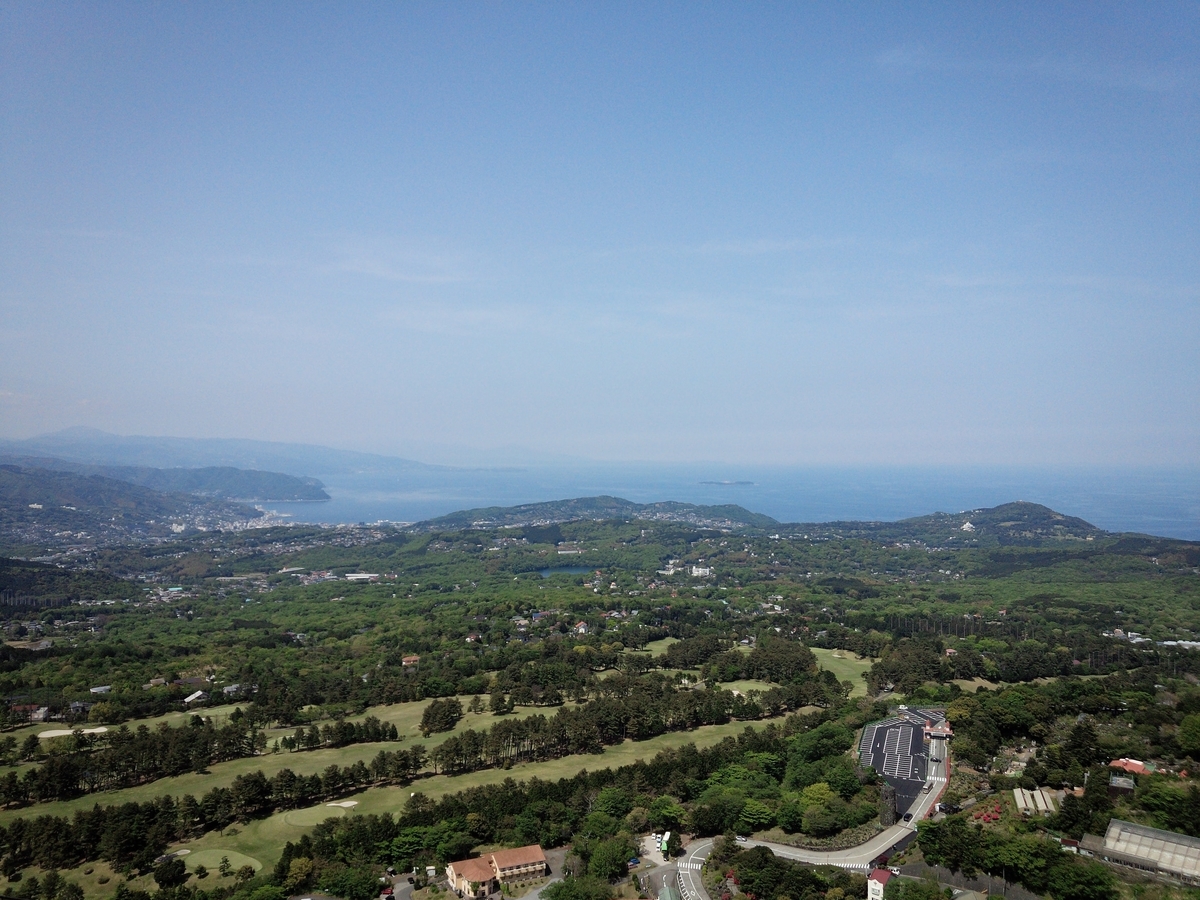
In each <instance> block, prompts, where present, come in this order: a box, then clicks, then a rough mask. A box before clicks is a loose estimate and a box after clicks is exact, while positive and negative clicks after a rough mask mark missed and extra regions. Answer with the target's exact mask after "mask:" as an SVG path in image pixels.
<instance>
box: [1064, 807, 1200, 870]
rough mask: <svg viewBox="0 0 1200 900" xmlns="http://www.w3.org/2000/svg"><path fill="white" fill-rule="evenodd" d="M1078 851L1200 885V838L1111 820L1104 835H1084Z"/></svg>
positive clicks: (1122, 865)
mask: <svg viewBox="0 0 1200 900" xmlns="http://www.w3.org/2000/svg"><path fill="white" fill-rule="evenodd" d="M1079 852H1080V853H1082V854H1084V855H1086V856H1094V857H1095V858H1096V859H1101V860H1104V862H1106V863H1111V864H1112V865H1114V866H1121V867H1122V868H1126V869H1136V870H1138V871H1140V872H1144V873H1146V874H1147V875H1152V876H1154V877H1156V878H1160V879H1163V880H1166V881H1177V882H1182V883H1183V884H1200V838H1194V837H1188V836H1187V835H1186V834H1177V833H1175V832H1174V831H1163V830H1162V829H1159V828H1148V827H1147V826H1145V825H1134V824H1133V823H1132V822H1123V821H1121V820H1120V819H1113V820H1112V821H1110V822H1109V823H1108V831H1107V832H1105V834H1104V837H1098V836H1097V835H1094V834H1085V835H1084V836H1083V840H1082V841H1080V842H1079Z"/></svg>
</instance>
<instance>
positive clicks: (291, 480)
mask: <svg viewBox="0 0 1200 900" xmlns="http://www.w3.org/2000/svg"><path fill="white" fill-rule="evenodd" d="M0 464H5V465H15V466H20V467H21V468H23V469H49V470H52V471H56V472H72V473H74V474H76V475H101V476H103V477H105V478H115V479H116V480H117V481H127V482H129V483H130V484H136V485H138V486H140V487H146V488H150V489H152V490H155V491H165V492H167V493H180V494H195V495H196V496H197V497H205V498H209V499H215V500H235V501H238V500H240V501H245V502H279V501H284V502H287V501H296V500H328V499H329V495H328V494H327V493H325V490H324V487H325V486H324V485H323V484H322V483H321V482H320V481H318V480H317V479H316V478H297V477H296V476H295V475H285V474H283V473H281V472H260V471H258V470H255V469H235V468H234V467H232V466H204V467H202V468H197V469H185V468H178V469H157V468H153V467H151V466H105V465H95V464H92V463H80V462H72V461H70V460H65V459H55V458H53V457H46V456H15V455H8V454H0Z"/></svg>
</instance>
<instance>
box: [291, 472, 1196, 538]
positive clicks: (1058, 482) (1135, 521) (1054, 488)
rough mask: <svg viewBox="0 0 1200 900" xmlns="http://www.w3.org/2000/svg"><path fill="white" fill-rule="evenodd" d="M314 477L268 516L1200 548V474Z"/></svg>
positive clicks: (432, 474) (458, 474)
mask: <svg viewBox="0 0 1200 900" xmlns="http://www.w3.org/2000/svg"><path fill="white" fill-rule="evenodd" d="M312 474H315V475H317V476H318V477H320V478H321V479H322V480H323V481H324V482H325V484H326V491H327V492H328V493H329V494H330V496H331V497H332V499H331V500H330V501H328V502H324V503H271V504H267V507H268V508H270V509H272V510H274V511H277V512H279V513H283V514H287V515H290V516H292V517H294V518H295V519H296V520H297V521H301V522H318V523H356V522H376V521H380V520H387V521H392V522H417V521H421V520H423V519H430V518H434V517H436V516H440V515H445V514H446V513H450V512H455V511H457V510H461V509H473V508H477V507H487V506H514V505H517V504H522V503H536V502H540V501H546V500H563V499H568V498H572V497H589V496H595V495H599V494H608V495H612V496H616V497H623V498H625V499H626V500H632V501H634V502H638V503H648V502H652V501H659V500H678V501H682V502H686V503H699V504H725V503H734V504H737V505H739V506H743V507H745V508H746V509H748V510H751V511H753V512H757V513H765V514H766V515H768V516H772V517H773V518H775V519H777V520H779V521H780V522H829V521H836V520H847V519H857V520H882V521H890V520H896V519H902V518H907V517H909V516H919V515H925V514H927V513H932V512H958V511H959V510H967V509H977V508H979V507H986V506H996V505H998V504H1001V503H1007V502H1009V501H1012V500H1028V501H1032V502H1035V503H1042V504H1045V505H1046V506H1049V507H1051V508H1053V509H1055V510H1058V511H1059V512H1062V513H1065V514H1067V515H1072V516H1079V517H1080V518H1083V519H1086V520H1087V521H1089V522H1091V523H1093V524H1094V525H1097V526H1099V527H1101V528H1105V529H1108V530H1109V531H1134V532H1141V533H1144V534H1155V535H1161V536H1164V537H1175V538H1183V539H1189V540H1200V468H1195V469H1065V468H1064V469H1032V468H995V467H992V468H966V467H958V468H949V467H943V468H830V467H826V468H812V467H810V468H799V467H762V466H760V467H739V466H722V465H690V466H665V465H595V466H574V467H567V466H560V467H552V466H545V467H529V468H505V469H449V468H447V469H436V470H432V469H431V470H421V471H417V472H409V473H389V474H380V473H362V474H346V473H344V472H343V473H337V474H332V473H331V474H329V475H321V474H320V473H317V472H314V473H312Z"/></svg>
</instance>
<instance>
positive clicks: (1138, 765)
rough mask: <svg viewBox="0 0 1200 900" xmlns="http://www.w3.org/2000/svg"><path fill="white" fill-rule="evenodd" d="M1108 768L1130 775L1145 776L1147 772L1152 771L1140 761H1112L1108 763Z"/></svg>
mask: <svg viewBox="0 0 1200 900" xmlns="http://www.w3.org/2000/svg"><path fill="white" fill-rule="evenodd" d="M1109 766H1110V767H1112V768H1114V769H1120V770H1121V771H1123V772H1128V773H1130V774H1131V775H1145V774H1146V773H1147V772H1149V771H1152V770H1151V768H1150V767H1149V766H1147V765H1146V764H1145V763H1144V762H1142V761H1141V760H1140V759H1124V758H1122V759H1114V760H1113V761H1112V762H1110V763H1109Z"/></svg>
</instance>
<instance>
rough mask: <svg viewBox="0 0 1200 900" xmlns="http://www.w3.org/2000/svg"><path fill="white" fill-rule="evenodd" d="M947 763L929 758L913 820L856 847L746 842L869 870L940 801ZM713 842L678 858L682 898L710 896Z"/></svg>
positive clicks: (806, 859)
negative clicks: (703, 874)
mask: <svg viewBox="0 0 1200 900" xmlns="http://www.w3.org/2000/svg"><path fill="white" fill-rule="evenodd" d="M935 746H936V745H935ZM938 749H939V750H941V749H942V748H941V747H939V748H938ZM943 752H944V751H943ZM947 765H948V763H947V761H946V760H945V759H940V760H939V761H938V762H933V761H932V760H930V762H929V769H928V772H927V773H926V782H925V783H926V784H929V785H931V787H930V789H929V792H928V793H924V792H922V793H920V794H918V795H917V799H916V801H915V803H914V804H913V806H912V807H911V808H910V810H909V812H911V813H912V820H911V821H909V822H900V823H897V824H896V825H893V826H892V827H891V828H888V829H886V830H885V831H881V832H880V833H879V834H877V835H875V837H873V838H871V839H870V840H869V841H867V842H866V843H864V844H859V845H858V846H857V847H851V848H850V849H849V850H801V849H800V848H799V847H789V846H788V845H786V844H774V843H771V842H769V841H746V842H745V844H744V845H743V846H746V847H766V848H768V849H769V850H770V851H771V852H772V853H774V854H775V855H776V856H782V857H783V858H784V859H794V860H796V861H797V862H803V863H807V864H808V865H811V866H838V867H839V868H842V869H851V870H853V871H856V872H869V871H870V870H871V868H872V867H873V863H874V862H875V860H876V859H878V858H879V857H880V856H883V855H884V854H886V853H888V851H890V850H891V849H892V848H893V847H894V846H896V845H897V844H898V843H900V842H901V841H903V840H904V839H905V838H908V837H910V836H911V835H912V834H913V833H914V832H915V831H916V830H917V823H918V822H919V821H921V820H922V819H923V818H925V816H926V815H927V814H928V813H929V811H930V810H931V809H932V808H933V805H934V804H935V803H937V799H938V797H939V795H940V794H941V792H942V788H943V787H944V786H945V784H946V773H947V768H946V766H947ZM712 845H713V842H712V841H711V840H704V841H697V842H695V843H692V844H689V845H688V847H687V848H686V853H685V855H684V856H683V857H681V858H680V860H679V861H678V863H677V865H678V868H679V875H678V884H679V888H680V894H681V895H682V896H683V900H711V898H710V897H709V894H708V891H707V890H705V888H704V884H703V883H702V882H701V880H700V870H701V868H703V866H704V860H706V859H708V855H709V853H711V852H712Z"/></svg>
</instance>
